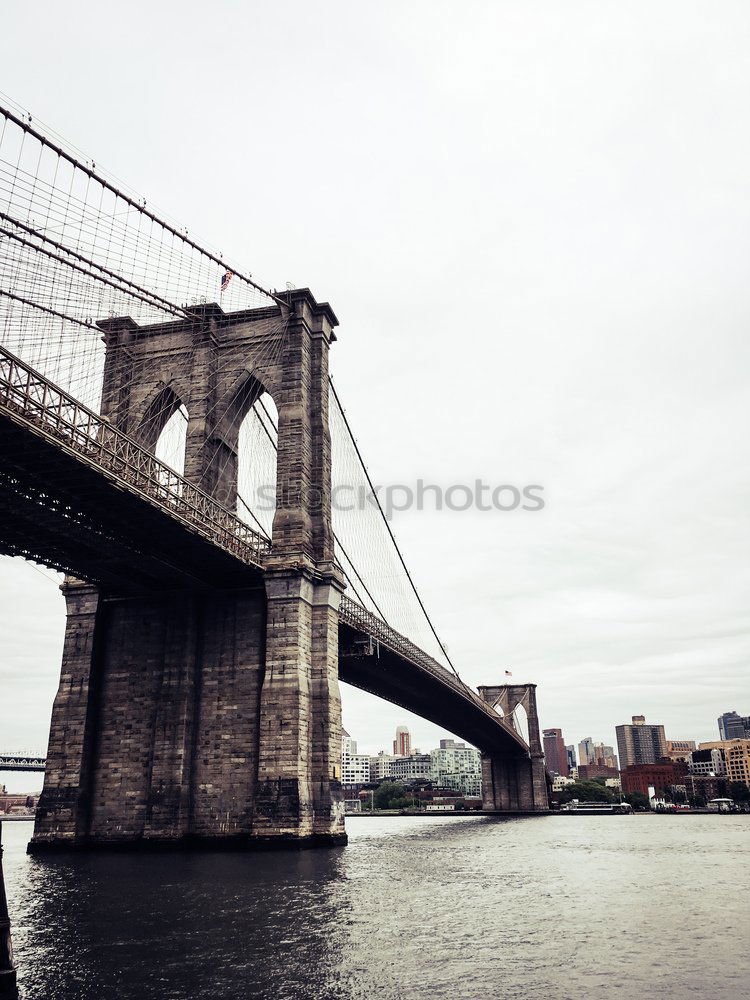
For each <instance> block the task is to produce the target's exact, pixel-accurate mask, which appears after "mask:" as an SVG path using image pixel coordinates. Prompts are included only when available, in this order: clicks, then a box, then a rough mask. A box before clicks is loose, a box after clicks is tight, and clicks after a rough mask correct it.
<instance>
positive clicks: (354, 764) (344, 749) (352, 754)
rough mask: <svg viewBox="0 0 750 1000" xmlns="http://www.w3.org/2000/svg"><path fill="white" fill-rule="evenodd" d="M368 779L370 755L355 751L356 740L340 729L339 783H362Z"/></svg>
mask: <svg viewBox="0 0 750 1000" xmlns="http://www.w3.org/2000/svg"><path fill="white" fill-rule="evenodd" d="M369 780H370V757H369V755H368V754H364V753H357V741H356V740H353V739H352V738H351V736H350V735H349V733H347V731H346V730H345V729H342V730H341V784H342V785H348V786H351V785H364V784H367V782H368V781H369Z"/></svg>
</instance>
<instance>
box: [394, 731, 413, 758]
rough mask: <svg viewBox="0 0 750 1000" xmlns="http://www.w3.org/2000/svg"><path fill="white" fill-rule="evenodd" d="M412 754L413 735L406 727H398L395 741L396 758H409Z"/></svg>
mask: <svg viewBox="0 0 750 1000" xmlns="http://www.w3.org/2000/svg"><path fill="white" fill-rule="evenodd" d="M410 753H411V734H410V732H409V730H408V729H407V727H406V726H397V727H396V739H395V740H394V741H393V755H394V757H408V756H409V754H410Z"/></svg>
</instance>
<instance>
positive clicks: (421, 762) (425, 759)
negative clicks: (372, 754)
mask: <svg viewBox="0 0 750 1000" xmlns="http://www.w3.org/2000/svg"><path fill="white" fill-rule="evenodd" d="M368 760H369V758H368ZM431 765H432V760H431V758H430V755H429V754H428V753H419V754H411V755H410V756H409V757H396V759H395V760H394V761H393V764H392V768H393V771H392V773H393V777H394V778H397V779H398V780H399V781H414V780H415V779H416V778H426V779H428V780H429V778H430V774H431Z"/></svg>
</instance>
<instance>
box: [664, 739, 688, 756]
mask: <svg viewBox="0 0 750 1000" xmlns="http://www.w3.org/2000/svg"><path fill="white" fill-rule="evenodd" d="M693 750H695V740H667V757H669V759H670V760H689V759H690V755H691V754H692V752H693Z"/></svg>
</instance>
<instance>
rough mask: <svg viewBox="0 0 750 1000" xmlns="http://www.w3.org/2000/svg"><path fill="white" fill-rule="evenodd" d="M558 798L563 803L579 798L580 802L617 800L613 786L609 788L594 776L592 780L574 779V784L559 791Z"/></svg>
mask: <svg viewBox="0 0 750 1000" xmlns="http://www.w3.org/2000/svg"><path fill="white" fill-rule="evenodd" d="M557 799H558V801H559V802H560V803H561V804H562V803H563V802H570V801H571V799H578V801H579V802H615V801H616V796H615V795H614V793H613V791H612V789H611V788H607V787H606V786H605V785H604V784H603V782H600V781H597V780H596V778H594V779H593V780H591V781H589V780H586V781H574V782H573V784H572V785H566V786H565V787H564V788H563V789H562V790H561V791H560V792H558V793H557Z"/></svg>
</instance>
